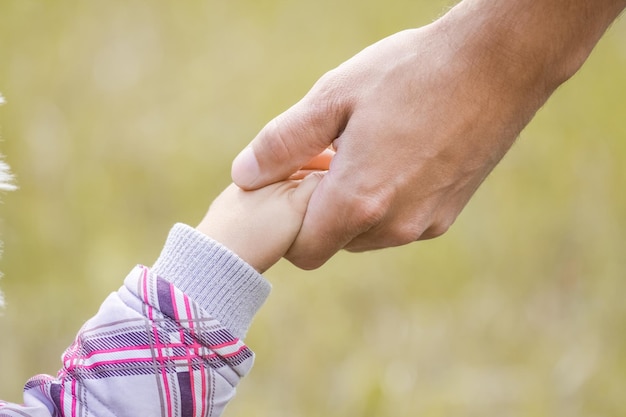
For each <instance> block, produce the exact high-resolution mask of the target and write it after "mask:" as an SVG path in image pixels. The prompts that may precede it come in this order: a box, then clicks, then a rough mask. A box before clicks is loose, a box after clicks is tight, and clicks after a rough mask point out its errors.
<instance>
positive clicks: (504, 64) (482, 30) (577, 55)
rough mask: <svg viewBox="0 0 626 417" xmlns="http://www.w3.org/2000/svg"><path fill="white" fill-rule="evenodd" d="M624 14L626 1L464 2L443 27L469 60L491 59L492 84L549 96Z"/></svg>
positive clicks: (529, 0)
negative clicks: (540, 91)
mask: <svg viewBox="0 0 626 417" xmlns="http://www.w3.org/2000/svg"><path fill="white" fill-rule="evenodd" d="M624 8H626V1H625V0H463V1H462V2H461V3H459V4H458V5H457V6H456V7H455V8H453V9H452V10H451V11H450V12H449V13H448V14H447V15H446V16H444V18H442V19H441V21H440V23H441V24H442V26H443V27H447V28H448V30H446V32H447V33H448V34H449V35H448V36H450V38H451V39H450V41H451V42H453V43H455V44H457V45H459V47H460V48H461V49H463V50H464V53H467V54H469V58H468V59H472V56H474V57H475V54H483V55H484V54H487V55H489V54H491V55H492V58H493V68H492V71H493V73H492V74H486V75H488V76H490V77H493V78H492V79H495V80H497V79H501V80H503V82H504V83H506V84H508V85H510V86H513V87H514V86H515V84H516V82H517V83H518V84H519V85H520V86H523V87H525V88H529V87H530V88H538V89H543V90H544V91H545V92H547V93H548V94H550V93H551V92H552V91H553V90H554V89H555V88H556V87H558V86H559V85H560V84H562V83H563V82H564V81H566V80H567V79H569V78H570V77H571V76H572V75H574V73H576V71H578V69H579V68H580V67H581V65H582V64H583V63H584V62H585V60H586V59H587V58H588V56H589V54H590V53H591V51H592V49H593V48H594V46H595V45H596V43H597V42H598V41H599V40H600V38H601V37H602V35H603V33H604V32H605V31H606V29H607V28H608V27H609V26H610V24H611V23H612V22H613V21H614V20H615V19H616V18H617V17H618V16H619V14H620V13H621V12H622V11H623V10H624ZM473 54H474V55H473ZM498 74H500V75H503V76H502V77H498V76H497V75H498ZM494 76H495V77H494Z"/></svg>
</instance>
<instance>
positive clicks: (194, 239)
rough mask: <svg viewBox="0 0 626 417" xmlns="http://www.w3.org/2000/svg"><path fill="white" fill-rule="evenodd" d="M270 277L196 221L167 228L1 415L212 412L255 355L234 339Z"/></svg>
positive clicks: (1, 404)
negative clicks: (160, 242) (153, 253)
mask: <svg viewBox="0 0 626 417" xmlns="http://www.w3.org/2000/svg"><path fill="white" fill-rule="evenodd" d="M269 291H270V286H269V284H268V283H267V281H265V280H264V279H263V277H261V276H260V275H259V274H257V273H256V271H254V270H253V269H252V268H251V267H250V266H249V265H247V264H245V263H244V262H243V261H242V260H241V259H239V258H238V257H237V256H236V255H234V254H233V253H231V252H229V251H228V250H227V249H226V248H224V247H223V246H221V245H219V244H218V243H217V242H214V241H212V240H211V239H209V238H207V237H206V236H204V235H202V234H201V233H199V232H196V231H195V230H194V229H192V228H190V227H188V226H185V225H182V224H179V225H176V226H174V228H173V229H172V230H171V232H170V236H169V237H168V240H167V243H166V245H165V248H164V249H163V252H162V254H161V256H160V257H159V259H158V260H157V262H156V263H155V265H154V266H153V267H152V268H147V267H145V266H137V267H135V268H134V269H133V270H132V271H131V273H130V274H129V275H128V276H127V278H126V280H125V281H124V285H123V286H122V287H121V288H120V289H119V290H118V291H117V292H115V293H113V294H111V295H110V296H109V297H108V298H107V299H106V300H105V301H104V303H103V304H102V306H101V307H100V310H99V311H98V313H97V314H96V315H95V316H94V317H93V318H92V319H90V320H89V321H87V322H86V323H85V324H84V325H83V327H82V328H81V330H80V331H79V333H78V336H77V337H76V340H75V341H74V343H73V344H72V345H71V346H70V347H69V348H68V349H67V350H66V351H65V353H64V354H63V356H62V369H61V370H60V371H59V373H58V374H57V376H56V377H51V376H47V375H39V376H35V377H33V378H31V379H30V380H29V381H28V382H27V383H26V386H25V388H24V403H23V404H21V405H18V404H11V403H5V402H2V401H0V417H5V416H6V417H8V416H21V417H23V416H31V417H40V416H42V417H43V416H72V417H74V416H76V417H88V416H94V417H95V416H97V417H104V416H111V417H112V416H118V417H119V416H133V417H135V416H142V417H143V416H146V417H151V416H211V417H217V416H220V415H221V414H222V412H223V410H224V407H225V406H226V404H227V403H228V402H229V401H230V400H231V399H232V398H233V396H234V394H235V387H236V385H237V383H238V382H239V380H240V379H241V378H242V377H243V376H245V375H246V374H247V372H248V371H249V370H250V368H251V367H252V363H253V360H254V354H253V353H252V351H251V350H250V349H249V348H248V347H247V346H246V345H245V344H244V343H243V342H242V338H243V337H244V336H245V332H246V330H247V327H248V325H249V324H250V322H251V320H252V318H253V317H254V314H255V313H256V311H257V310H258V308H259V307H260V306H261V304H262V303H263V301H264V300H265V298H266V297H267V295H268V294H269Z"/></svg>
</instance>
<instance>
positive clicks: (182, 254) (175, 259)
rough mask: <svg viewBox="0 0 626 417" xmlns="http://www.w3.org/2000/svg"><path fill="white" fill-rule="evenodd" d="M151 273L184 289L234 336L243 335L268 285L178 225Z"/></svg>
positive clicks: (203, 237)
mask: <svg viewBox="0 0 626 417" xmlns="http://www.w3.org/2000/svg"><path fill="white" fill-rule="evenodd" d="M151 270H152V272H153V273H155V274H157V275H158V276H160V277H161V278H164V279H166V280H168V281H170V282H171V283H173V284H174V285H175V286H176V287H177V288H178V289H180V290H181V291H183V292H184V293H186V294H187V295H188V296H189V297H191V298H192V299H193V300H194V301H195V302H197V303H198V304H199V305H200V306H201V307H202V308H204V309H205V310H206V311H207V312H209V313H210V314H211V315H212V316H213V317H214V318H216V319H217V320H219V322H220V323H221V324H222V325H223V326H224V327H225V328H227V329H228V330H230V331H231V332H232V334H233V335H234V336H236V337H238V338H240V339H243V338H244V337H245V335H246V332H247V331H248V327H249V326H250V323H251V322H252V319H253V318H254V316H255V314H256V313H257V311H258V310H259V308H260V307H261V306H262V305H263V303H264V302H265V299H266V298H267V297H268V296H269V293H270V290H271V284H270V283H269V282H268V281H267V280H266V279H265V278H263V276H262V275H261V274H259V273H258V272H257V271H255V270H254V268H252V267H251V266H250V265H248V264H247V263H246V262H244V261H243V260H241V258H239V257H238V256H237V255H235V254H234V253H233V252H231V251H230V250H229V249H227V248H226V247H224V246H222V245H221V244H220V243H218V242H216V241H215V240H213V239H211V238H209V237H208V236H206V235H205V234H203V233H201V232H199V231H197V230H196V229H194V228H192V227H190V226H187V225H185V224H182V223H177V224H176V225H174V227H172V229H171V230H170V233H169V236H168V237H167V241H166V243H165V247H164V248H163V251H162V252H161V255H160V256H159V258H158V259H157V261H156V262H155V263H154V265H153V266H152V268H151Z"/></svg>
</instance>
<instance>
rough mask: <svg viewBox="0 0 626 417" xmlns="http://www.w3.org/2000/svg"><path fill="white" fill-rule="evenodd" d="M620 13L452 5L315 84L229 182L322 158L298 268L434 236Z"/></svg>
mask: <svg viewBox="0 0 626 417" xmlns="http://www.w3.org/2000/svg"><path fill="white" fill-rule="evenodd" d="M625 5H626V2H624V1H623V0H597V1H593V2H590V1H585V0H503V1H498V2H493V1H492V0H464V1H463V2H461V3H460V4H459V5H457V6H456V7H455V8H454V9H452V10H451V11H450V12H448V13H447V14H446V15H445V16H444V17H442V18H441V19H439V20H438V21H436V22H434V23H432V24H430V25H428V26H425V27H423V28H420V29H414V30H407V31H404V32H400V33H397V34H395V35H393V36H390V37H388V38H386V39H383V40H382V41H380V42H378V43H376V44H374V45H372V46H370V47H368V48H366V49H365V50H363V51H362V52H360V53H359V54H357V55H356V56H354V57H353V58H351V59H350V60H348V61H346V62H345V63H343V64H342V65H340V66H339V67H338V68H336V69H335V70H332V71H330V72H329V73H327V74H325V75H324V76H323V77H322V78H321V79H320V80H319V81H318V82H317V83H316V84H315V85H314V87H313V88H312V89H311V91H310V92H309V93H308V94H307V95H306V96H305V97H304V98H303V99H302V100H301V101H300V102H298V103H297V104H296V105H294V106H293V107H292V108H290V109H289V110H287V111H286V112H285V113H283V114H281V115H279V116H278V117H277V118H275V119H274V120H272V121H271V122H270V123H269V124H268V125H266V126H265V127H264V128H263V130H262V131H261V132H260V133H259V134H258V135H257V137H256V138H255V139H254V140H253V141H252V143H251V144H250V146H249V147H248V148H246V149H245V150H244V151H243V152H242V153H241V154H240V155H239V156H238V157H237V158H236V160H235V161H234V163H233V170H232V176H233V180H234V182H235V183H236V184H237V185H239V186H240V187H242V188H244V189H254V188H258V187H261V186H264V185H266V184H269V183H272V182H274V181H277V180H280V179H283V178H286V177H288V176H289V175H291V174H292V173H293V172H295V171H297V170H298V169H300V168H301V167H302V166H304V165H306V162H307V161H308V160H310V159H311V158H312V157H313V156H315V155H317V154H318V153H320V151H322V150H323V149H325V148H327V147H328V146H329V145H332V146H333V147H334V150H335V151H336V155H335V156H334V158H333V161H332V163H331V166H330V170H329V172H328V173H327V174H326V176H325V177H324V179H323V180H322V181H321V183H320V184H319V186H318V187H317V188H316V190H315V192H314V193H313V196H312V197H311V199H310V201H309V206H308V209H307V213H306V216H305V219H304V223H303V225H302V228H301V230H300V233H299V235H298V237H297V239H296V241H295V242H294V244H293V245H292V247H291V249H290V251H289V252H288V254H287V258H288V259H289V260H290V261H292V262H293V263H294V264H295V265H297V266H299V267H302V268H305V269H311V268H316V267H318V266H320V265H321V264H323V263H324V262H325V261H326V260H327V259H328V258H329V257H331V256H332V255H333V254H334V253H335V252H337V251H338V250H340V249H342V248H345V249H348V250H352V251H363V250H370V249H377V248H383V247H390V246H397V245H403V244H406V243H409V242H413V241H415V240H420V239H428V238H432V237H436V236H439V235H441V234H442V233H444V232H445V231H446V230H447V229H448V228H449V227H450V225H451V224H452V223H453V222H454V220H455V219H456V217H457V215H458V214H459V213H460V212H461V210H462V209H463V207H464V206H465V205H466V203H467V202H468V200H469V199H470V197H471V196H472V195H473V193H474V192H475V190H476V189H477V187H478V186H479V185H480V183H481V182H482V181H483V179H484V178H485V177H486V176H487V175H488V173H489V172H490V171H491V170H492V169H493V167H494V166H495V165H496V164H497V163H498V161H499V160H500V159H501V158H502V156H503V155H504V154H505V153H506V151H507V150H508V149H509V147H510V146H511V144H512V143H513V141H514V140H515V138H516V137H517V135H518V134H519V132H520V131H521V130H522V128H523V127H524V126H525V125H526V124H527V123H528V121H529V120H530V119H531V118H532V116H533V115H534V113H535V112H536V111H537V109H538V108H539V107H540V106H541V105H542V104H543V103H544V102H545V100H546V99H547V98H548V97H549V96H550V94H551V93H552V92H553V91H554V89H555V88H556V87H557V86H558V85H560V84H561V83H562V82H564V81H565V80H566V79H567V78H569V77H570V76H571V75H572V74H573V73H574V72H575V71H576V70H577V69H578V68H579V67H580V65H582V63H583V62H584V60H585V59H586V57H587V55H588V54H589V52H590V51H591V49H592V48H593V46H594V45H595V43H596V42H597V40H598V39H599V38H600V36H601V35H602V33H603V31H604V30H605V29H606V27H607V26H608V25H609V24H610V22H611V21H612V20H613V19H614V18H615V17H616V16H617V15H618V14H619V11H621V10H622V9H623V8H624V6H625Z"/></svg>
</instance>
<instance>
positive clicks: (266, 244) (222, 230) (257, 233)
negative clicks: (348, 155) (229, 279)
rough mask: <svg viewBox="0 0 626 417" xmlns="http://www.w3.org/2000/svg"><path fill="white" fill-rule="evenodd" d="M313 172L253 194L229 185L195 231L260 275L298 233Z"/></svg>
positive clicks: (320, 174)
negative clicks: (236, 256)
mask: <svg viewBox="0 0 626 417" xmlns="http://www.w3.org/2000/svg"><path fill="white" fill-rule="evenodd" d="M323 174H324V173H323V172H321V171H319V172H313V173H310V174H308V175H306V176H305V177H304V179H289V180H286V181H281V182H278V183H275V184H271V185H268V186H266V187H263V188H260V189H258V190H254V191H244V190H242V189H240V188H239V187H237V186H236V185H235V184H231V185H229V186H228V187H227V188H226V189H225V190H224V191H223V192H222V193H221V194H220V195H219V196H218V197H217V198H216V199H215V201H213V204H211V207H210V208H209V211H208V212H207V214H206V215H205V217H204V219H203V220H202V222H200V224H199V225H198V227H197V230H199V231H201V232H203V233H205V234H206V235H207V236H209V237H211V238H212V239H214V240H216V241H218V242H220V243H221V244H222V245H224V246H226V247H227V248H228V249H230V250H231V251H233V252H234V253H236V254H237V255H239V257H240V258H242V259H243V260H244V261H246V262H247V263H248V264H250V265H251V266H252V267H253V268H254V269H256V270H257V271H259V272H260V273H263V272H265V271H266V270H267V269H268V268H269V267H271V266H272V265H274V264H275V263H276V262H278V260H279V259H280V258H282V257H283V255H284V254H285V253H286V252H287V250H288V249H289V247H290V246H291V244H292V243H293V241H294V240H295V238H296V235H297V234H298V232H299V231H300V227H301V225H302V221H303V219H304V214H305V213H306V208H307V205H308V203H309V198H310V197H311V194H313V190H315V187H316V186H317V185H318V184H319V182H320V181H321V179H322V177H323Z"/></svg>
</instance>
